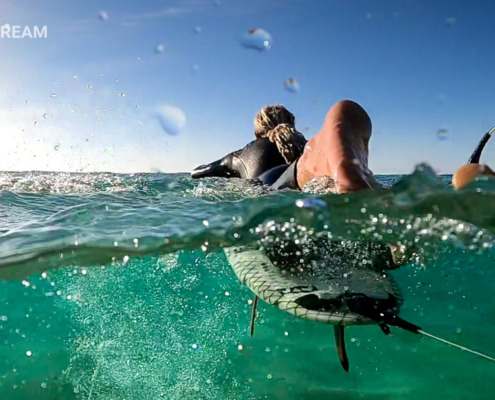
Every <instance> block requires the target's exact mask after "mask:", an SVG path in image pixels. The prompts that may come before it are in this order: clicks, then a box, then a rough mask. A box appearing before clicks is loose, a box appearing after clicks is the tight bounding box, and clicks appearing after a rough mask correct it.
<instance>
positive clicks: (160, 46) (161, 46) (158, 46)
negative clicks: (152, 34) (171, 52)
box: [155, 44, 165, 54]
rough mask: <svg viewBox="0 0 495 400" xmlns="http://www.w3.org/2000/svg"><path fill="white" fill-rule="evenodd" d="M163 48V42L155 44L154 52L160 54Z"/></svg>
mask: <svg viewBox="0 0 495 400" xmlns="http://www.w3.org/2000/svg"><path fill="white" fill-rule="evenodd" d="M164 50H165V46H164V45H163V44H157V45H156V47H155V53H156V54H160V53H163V52H164Z"/></svg>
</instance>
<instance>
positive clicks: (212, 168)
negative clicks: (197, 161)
mask: <svg viewBox="0 0 495 400" xmlns="http://www.w3.org/2000/svg"><path fill="white" fill-rule="evenodd" d="M240 152H241V150H238V151H234V152H233V153H230V154H228V155H226V156H225V157H224V158H221V159H220V160H217V161H214V162H212V163H211V164H208V165H200V166H199V167H197V168H195V169H194V170H193V171H192V172H191V178H192V179H199V178H208V177H217V178H240V177H241V175H240V173H239V171H238V169H237V168H235V164H236V163H235V160H236V159H237V157H238V156H239V153H240Z"/></svg>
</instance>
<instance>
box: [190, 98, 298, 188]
mask: <svg viewBox="0 0 495 400" xmlns="http://www.w3.org/2000/svg"><path fill="white" fill-rule="evenodd" d="M254 126H255V130H254V134H255V136H256V140H254V141H252V142H251V143H249V144H248V145H247V146H246V147H244V148H243V149H241V150H238V151H234V152H232V153H230V154H228V155H227V156H225V157H223V158H222V159H220V160H217V161H215V162H212V163H211V164H208V165H201V166H199V167H197V168H196V169H194V171H193V172H192V173H191V177H192V178H193V179H198V178H206V177H223V178H243V179H258V180H261V182H263V183H265V184H271V183H273V182H274V181H275V179H276V178H278V176H280V174H281V173H282V172H283V170H285V168H286V167H287V166H288V165H289V164H290V163H291V162H293V161H295V160H296V159H297V158H298V157H299V156H300V155H301V154H302V152H303V150H304V145H305V144H306V139H305V138H304V136H303V135H302V134H301V133H300V132H298V131H297V130H296V129H295V117H294V115H293V114H292V113H291V112H290V111H289V110H287V109H286V108H285V107H284V106H282V105H280V104H276V105H274V106H267V107H264V108H263V109H262V110H261V111H260V112H258V114H256V117H255V118H254ZM268 171H269V173H268V174H267V172H268Z"/></svg>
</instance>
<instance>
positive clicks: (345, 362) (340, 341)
mask: <svg viewBox="0 0 495 400" xmlns="http://www.w3.org/2000/svg"><path fill="white" fill-rule="evenodd" d="M344 329H345V327H344V325H334V326H333V331H334V333H335V345H336V346H337V352H338V353H339V359H340V364H341V365H342V368H344V371H345V372H349V359H348V358H347V351H346V349H345V332H344Z"/></svg>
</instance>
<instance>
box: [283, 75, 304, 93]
mask: <svg viewBox="0 0 495 400" xmlns="http://www.w3.org/2000/svg"><path fill="white" fill-rule="evenodd" d="M284 87H285V89H286V90H287V91H289V92H291V93H297V92H299V90H300V89H301V86H300V85H299V82H297V81H296V80H295V79H294V78H287V79H286V80H285V82H284Z"/></svg>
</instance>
